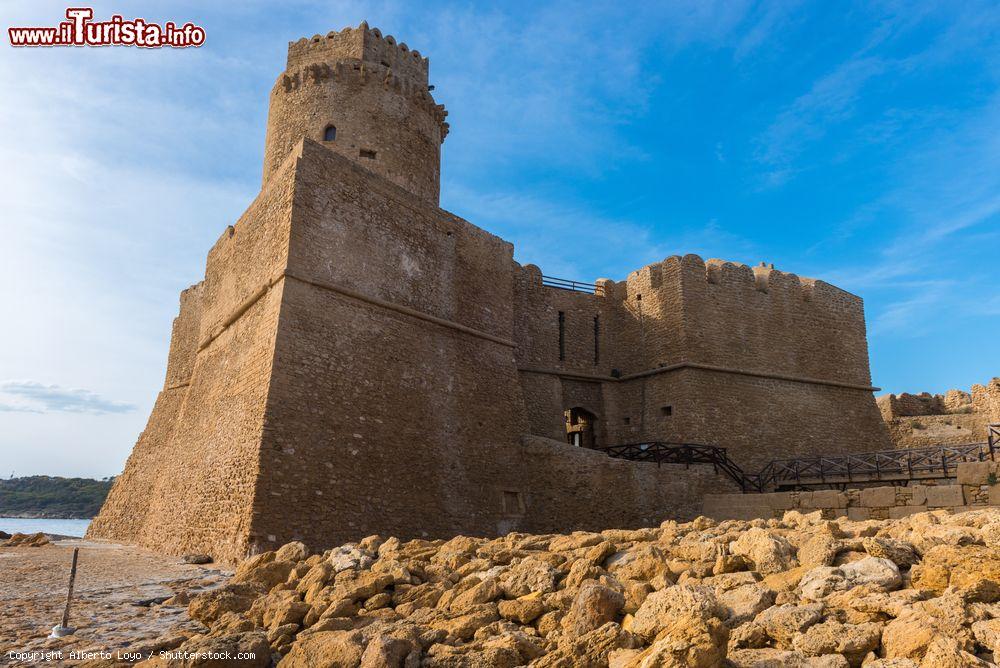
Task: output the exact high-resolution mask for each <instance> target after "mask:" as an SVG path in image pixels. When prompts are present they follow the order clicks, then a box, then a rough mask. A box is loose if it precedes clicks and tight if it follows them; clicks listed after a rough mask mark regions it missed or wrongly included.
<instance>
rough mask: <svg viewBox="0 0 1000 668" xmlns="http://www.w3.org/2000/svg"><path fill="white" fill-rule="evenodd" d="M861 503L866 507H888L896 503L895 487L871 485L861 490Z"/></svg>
mask: <svg viewBox="0 0 1000 668" xmlns="http://www.w3.org/2000/svg"><path fill="white" fill-rule="evenodd" d="M861 505H862V506H864V507H865V508H886V507H888V506H894V505H896V488H895V487H869V488H867V489H863V490H861Z"/></svg>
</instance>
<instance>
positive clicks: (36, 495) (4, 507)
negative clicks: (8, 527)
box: [0, 475, 114, 520]
mask: <svg viewBox="0 0 1000 668" xmlns="http://www.w3.org/2000/svg"><path fill="white" fill-rule="evenodd" d="M113 482H114V479H113V478H105V479H104V480H94V479H92V478H60V477H56V476H44V475H38V476H26V477H22V478H8V479H7V480H0V517H7V518H15V519H71V520H89V519H91V518H93V517H94V516H96V515H97V513H98V512H99V511H100V509H101V505H103V504H104V499H106V498H107V496H108V492H109V491H110V490H111V485H112V483H113Z"/></svg>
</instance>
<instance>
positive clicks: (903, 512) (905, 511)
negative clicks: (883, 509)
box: [889, 506, 927, 520]
mask: <svg viewBox="0 0 1000 668" xmlns="http://www.w3.org/2000/svg"><path fill="white" fill-rule="evenodd" d="M925 510H927V508H925V507H924V506H893V507H892V508H890V509H889V519H891V520H898V519H900V518H903V517H906V516H908V515H913V514H915V513H922V512H924V511H925Z"/></svg>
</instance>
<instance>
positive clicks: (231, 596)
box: [188, 582, 263, 626]
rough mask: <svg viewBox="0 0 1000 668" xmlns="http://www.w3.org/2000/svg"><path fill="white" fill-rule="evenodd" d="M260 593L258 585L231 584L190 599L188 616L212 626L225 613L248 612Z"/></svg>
mask: <svg viewBox="0 0 1000 668" xmlns="http://www.w3.org/2000/svg"><path fill="white" fill-rule="evenodd" d="M262 592H263V588H262V587H261V586H260V585H256V584H251V583H246V582H244V583H239V582H231V583H229V584H225V585H222V586H221V587H219V588H218V589H212V590H210V591H206V592H203V593H201V594H198V595H197V596H195V597H194V598H192V599H191V602H190V603H189V604H188V616H189V617H191V619H196V620H198V621H199V622H201V623H202V624H204V625H205V626H212V625H213V624H214V623H215V622H216V621H218V619H219V618H220V617H222V616H223V615H224V614H226V613H227V612H246V611H247V610H249V609H250V607H251V606H252V605H253V604H254V601H256V600H257V597H258V596H260V595H261V593H262Z"/></svg>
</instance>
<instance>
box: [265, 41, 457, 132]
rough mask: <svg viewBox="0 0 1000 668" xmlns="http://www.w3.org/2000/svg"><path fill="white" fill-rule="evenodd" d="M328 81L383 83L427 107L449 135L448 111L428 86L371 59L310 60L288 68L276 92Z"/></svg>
mask: <svg viewBox="0 0 1000 668" xmlns="http://www.w3.org/2000/svg"><path fill="white" fill-rule="evenodd" d="M328 81H335V82H337V83H341V84H347V85H354V86H365V85H371V86H382V87H383V88H385V89H386V90H392V91H394V92H395V93H397V94H399V95H402V96H404V97H406V98H408V99H410V100H411V101H413V102H414V103H415V104H417V105H419V106H421V107H423V108H424V110H425V111H427V113H429V114H430V115H431V116H432V117H433V118H434V119H435V121H437V123H438V125H439V126H440V129H441V138H442V140H443V139H444V138H445V137H446V136H447V135H448V128H449V126H448V123H447V122H446V121H445V118H447V117H448V110H447V109H445V107H444V105H443V104H438V103H437V102H435V101H434V98H433V97H432V96H431V94H430V93H429V92H428V91H427V86H426V85H419V84H417V83H415V82H414V81H413V80H412V79H411V78H409V77H405V76H400V75H399V74H398V73H397V72H395V71H393V69H392V68H390V67H385V66H384V65H382V64H381V63H370V62H367V61H355V62H351V61H344V60H336V61H333V62H327V61H321V62H308V63H304V64H301V65H300V66H299V67H298V68H296V69H291V68H290V69H288V70H286V71H285V72H283V73H282V74H281V76H279V77H278V81H277V82H276V83H275V91H282V92H284V93H292V92H294V91H297V90H299V89H300V88H303V87H306V86H309V85H319V84H323V83H325V82H328Z"/></svg>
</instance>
